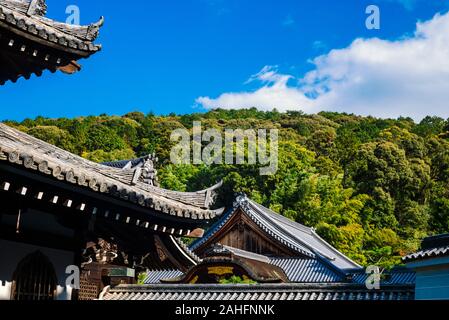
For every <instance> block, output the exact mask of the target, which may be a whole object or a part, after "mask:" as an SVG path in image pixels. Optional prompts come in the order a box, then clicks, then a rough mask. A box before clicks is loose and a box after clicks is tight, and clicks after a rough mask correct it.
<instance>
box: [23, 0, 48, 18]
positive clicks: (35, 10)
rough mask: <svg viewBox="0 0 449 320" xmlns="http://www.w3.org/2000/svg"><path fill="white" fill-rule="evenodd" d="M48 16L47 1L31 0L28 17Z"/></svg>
mask: <svg viewBox="0 0 449 320" xmlns="http://www.w3.org/2000/svg"><path fill="white" fill-rule="evenodd" d="M46 14H47V4H46V3H45V0H31V2H30V6H29V7H28V11H27V15H29V16H45V15H46Z"/></svg>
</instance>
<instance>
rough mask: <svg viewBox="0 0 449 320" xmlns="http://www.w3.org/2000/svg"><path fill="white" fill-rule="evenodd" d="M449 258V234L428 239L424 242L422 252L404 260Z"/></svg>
mask: <svg viewBox="0 0 449 320" xmlns="http://www.w3.org/2000/svg"><path fill="white" fill-rule="evenodd" d="M443 256H449V234H442V235H439V236H434V237H428V238H426V239H424V240H423V242H422V248H421V251H419V252H416V253H413V254H410V255H408V256H406V257H404V258H403V260H404V261H405V262H410V261H414V260H422V259H428V258H437V257H443Z"/></svg>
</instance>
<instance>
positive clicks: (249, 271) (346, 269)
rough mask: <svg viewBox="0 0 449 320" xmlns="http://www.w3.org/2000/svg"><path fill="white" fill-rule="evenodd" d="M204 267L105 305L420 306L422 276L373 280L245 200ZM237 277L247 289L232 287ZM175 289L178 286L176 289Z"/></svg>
mask: <svg viewBox="0 0 449 320" xmlns="http://www.w3.org/2000/svg"><path fill="white" fill-rule="evenodd" d="M189 249H190V250H192V251H193V252H194V253H195V255H197V256H198V258H199V263H198V264H197V265H195V266H192V267H191V268H189V270H188V271H187V272H184V271H181V270H179V269H157V270H149V272H148V273H147V277H146V279H145V280H144V285H126V284H123V285H119V286H111V287H106V288H105V290H104V291H103V292H102V294H101V299H104V300H128V299H130V300H157V299H180V300H222V299H223V300H413V299H414V282H415V273H414V272H413V271H411V270H408V269H405V268H398V269H395V270H393V271H391V272H388V273H384V274H382V275H379V282H380V283H379V284H380V289H378V290H371V289H369V288H368V286H367V285H366V282H367V280H368V278H369V276H370V275H369V274H366V272H365V270H364V269H363V268H362V267H361V266H360V265H358V264H357V263H355V262H354V261H352V260H351V259H349V258H348V257H346V256H345V255H344V254H342V253H341V252H339V251H338V250H336V249H335V248H333V247H332V246H331V245H330V244H328V243H327V242H326V241H324V240H323V239H322V238H320V237H319V236H318V234H317V233H316V232H315V230H314V229H312V228H308V227H305V226H303V225H301V224H299V223H296V222H293V221H291V220H289V219H287V218H285V217H283V216H281V215H279V214H276V213H275V212H273V211H271V210H269V209H267V208H265V207H263V206H261V205H259V204H257V203H256V202H254V201H252V200H251V199H249V198H248V197H246V196H244V195H241V196H239V197H238V198H237V199H236V201H235V203H234V205H233V206H232V207H231V208H230V209H229V210H227V211H226V213H225V214H223V215H222V216H221V217H220V218H219V219H218V221H217V222H216V223H215V224H213V225H212V226H211V227H210V228H209V229H208V231H207V232H206V233H205V235H204V236H203V237H201V238H198V239H197V240H196V241H195V242H194V243H193V244H192V245H191V246H190V248H189ZM235 276H237V277H238V278H240V279H241V280H242V282H243V283H240V284H233V285H230V284H229V280H232V278H233V277H235ZM173 284H176V285H178V286H177V287H176V286H173Z"/></svg>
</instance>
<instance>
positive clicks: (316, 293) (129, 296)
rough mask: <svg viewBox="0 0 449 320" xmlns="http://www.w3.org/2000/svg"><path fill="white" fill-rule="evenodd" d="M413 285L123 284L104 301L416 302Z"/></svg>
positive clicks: (107, 291)
mask: <svg viewBox="0 0 449 320" xmlns="http://www.w3.org/2000/svg"><path fill="white" fill-rule="evenodd" d="M413 299H414V289H413V286H383V287H382V288H381V289H380V290H368V289H366V287H365V286H362V285H352V284H333V285H329V284H326V285H322V284H314V285H310V284H265V285H176V286H173V285H147V286H135V285H120V286H117V287H115V288H109V287H107V288H106V289H105V290H104V291H103V293H102V294H101V296H100V300H181V301H198V300H207V301H214V300H215V301H217V300H218V301H221V300H228V301H251V300H257V301H262V300H265V301H274V300H413Z"/></svg>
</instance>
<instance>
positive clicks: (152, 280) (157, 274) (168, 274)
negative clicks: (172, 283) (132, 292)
mask: <svg viewBox="0 0 449 320" xmlns="http://www.w3.org/2000/svg"><path fill="white" fill-rule="evenodd" d="M183 274H184V273H182V272H181V271H179V270H154V271H149V272H148V274H147V277H146V278H145V280H144V281H143V283H144V284H156V283H161V280H166V279H173V278H177V277H180V276H182V275H183Z"/></svg>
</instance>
